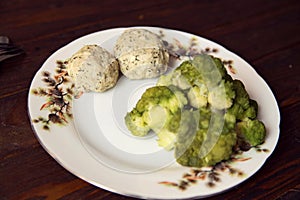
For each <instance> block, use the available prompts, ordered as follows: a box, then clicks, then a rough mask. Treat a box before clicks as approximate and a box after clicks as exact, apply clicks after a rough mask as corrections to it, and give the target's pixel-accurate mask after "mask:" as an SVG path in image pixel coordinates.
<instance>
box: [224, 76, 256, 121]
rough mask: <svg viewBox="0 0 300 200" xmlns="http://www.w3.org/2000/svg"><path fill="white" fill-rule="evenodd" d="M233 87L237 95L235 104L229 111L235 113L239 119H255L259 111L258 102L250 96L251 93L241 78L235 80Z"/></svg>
mask: <svg viewBox="0 0 300 200" xmlns="http://www.w3.org/2000/svg"><path fill="white" fill-rule="evenodd" d="M233 88H234V91H235V93H236V96H235V99H234V102H233V105H232V106H231V107H230V108H229V109H228V110H227V112H228V113H230V114H232V115H235V116H236V119H237V120H243V119H244V118H250V119H255V118H256V116H257V111H258V105H257V102H256V101H255V100H253V99H250V98H249V94H248V93H247V91H246V89H245V86H244V84H243V83H242V82H241V81H240V80H234V81H233Z"/></svg>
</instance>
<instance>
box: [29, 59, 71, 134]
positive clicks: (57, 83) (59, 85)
mask: <svg viewBox="0 0 300 200" xmlns="http://www.w3.org/2000/svg"><path fill="white" fill-rule="evenodd" d="M56 63H57V66H56V71H55V73H56V74H55V75H54V76H53V77H51V73H50V72H48V71H43V72H42V81H43V82H44V83H45V84H46V85H47V87H46V88H42V87H39V88H34V89H32V90H31V93H32V94H33V95H36V96H40V97H46V98H47V101H46V103H44V104H43V105H42V106H41V108H40V110H48V111H49V114H48V116H47V117H42V116H40V117H38V118H35V119H33V122H34V123H41V124H43V129H44V130H49V129H50V125H51V123H53V124H59V125H66V124H67V123H68V121H69V120H70V119H72V117H73V115H72V112H71V107H72V106H71V104H72V99H73V96H72V95H73V88H74V84H73V83H71V82H70V80H69V76H68V73H67V71H66V66H65V63H64V62H62V61H57V62H56Z"/></svg>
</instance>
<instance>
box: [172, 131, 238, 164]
mask: <svg viewBox="0 0 300 200" xmlns="http://www.w3.org/2000/svg"><path fill="white" fill-rule="evenodd" d="M207 137H208V136H207V130H205V129H199V130H198V131H197V132H196V135H195V136H194V138H193V141H192V142H191V144H190V145H189V146H188V147H186V146H184V145H176V146H175V156H176V158H177V162H178V163H179V164H181V165H184V166H193V167H205V166H213V165H215V164H216V163H218V162H221V161H223V160H227V159H229V158H230V156H231V154H232V152H233V147H234V146H235V144H236V141H237V139H236V133H235V132H232V133H228V134H221V135H219V137H218V139H216V142H215V144H211V143H210V142H204V141H205V139H206V138H207ZM206 151H208V152H207V153H206V154H203V153H202V152H206Z"/></svg>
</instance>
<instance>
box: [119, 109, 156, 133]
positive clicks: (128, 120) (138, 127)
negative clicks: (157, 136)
mask: <svg viewBox="0 0 300 200" xmlns="http://www.w3.org/2000/svg"><path fill="white" fill-rule="evenodd" d="M125 124H126V126H127V128H128V130H130V131H131V133H132V134H133V135H135V136H145V135H147V134H148V132H149V131H150V127H149V125H148V123H147V122H146V121H144V119H143V115H142V113H140V112H138V111H137V109H136V108H134V109H133V110H132V111H131V112H129V113H127V115H126V116H125Z"/></svg>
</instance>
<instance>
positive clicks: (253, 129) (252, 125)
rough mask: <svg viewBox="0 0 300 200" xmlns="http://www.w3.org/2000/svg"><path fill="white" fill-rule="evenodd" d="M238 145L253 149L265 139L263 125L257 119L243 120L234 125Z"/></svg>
mask: <svg viewBox="0 0 300 200" xmlns="http://www.w3.org/2000/svg"><path fill="white" fill-rule="evenodd" d="M236 129H237V134H238V138H239V143H240V144H247V145H249V146H251V147H255V146H257V145H260V144H262V143H263V142H264V140H265V137H266V128H265V125H264V124H263V123H262V122H261V121H259V120H258V119H254V120H251V119H249V118H245V119H244V120H243V121H241V122H238V123H237V125H236Z"/></svg>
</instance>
